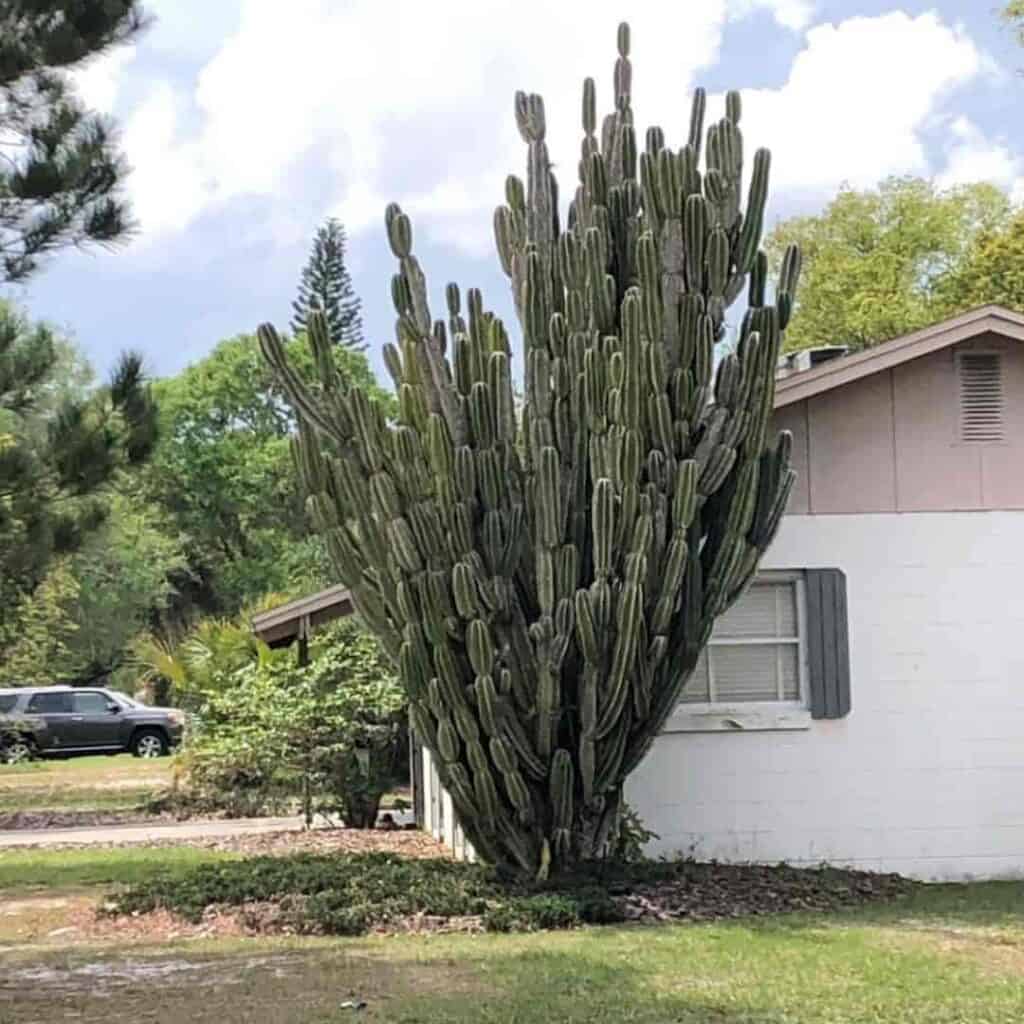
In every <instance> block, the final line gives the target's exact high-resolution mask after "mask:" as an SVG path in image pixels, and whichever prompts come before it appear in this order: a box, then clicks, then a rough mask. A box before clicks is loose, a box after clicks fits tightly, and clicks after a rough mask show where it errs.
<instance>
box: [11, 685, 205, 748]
mask: <svg viewBox="0 0 1024 1024" xmlns="http://www.w3.org/2000/svg"><path fill="white" fill-rule="evenodd" d="M184 724H185V715H184V713H183V712H181V711H176V710H174V709H172V708H150V707H146V706H145V705H144V704H139V703H138V701H135V700H132V698H131V697H126V696H125V695H124V694H123V693H118V692H116V691H115V690H103V689H78V688H72V687H70V686H42V687H38V686H25V687H19V688H18V689H0V757H2V759H3V760H6V761H19V760H22V759H24V758H27V757H33V756H36V755H42V754H104V753H107V754H109V753H119V752H121V751H131V753H133V754H134V755H135V756H136V757H162V756H163V755H164V754H166V753H168V752H169V751H170V749H171V747H174V746H177V744H178V743H180V742H181V733H182V729H183V727H184Z"/></svg>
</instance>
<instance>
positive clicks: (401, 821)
mask: <svg viewBox="0 0 1024 1024" xmlns="http://www.w3.org/2000/svg"><path fill="white" fill-rule="evenodd" d="M381 813H382V814H390V815H391V818H392V820H393V821H394V822H395V824H397V825H406V824H408V823H410V822H412V821H413V816H412V814H411V813H410V812H409V811H382V812H381ZM304 825H305V822H304V819H303V818H301V817H299V816H298V815H296V816H294V817H290V818H232V819H230V820H226V821H176V822H169V823H166V824H165V823H162V822H160V823H154V824H151V825H146V824H135V825H99V826H97V827H95V828H23V829H14V830H11V831H9V832H0V850H3V849H5V848H6V849H10V848H11V847H15V846H52V845H55V844H57V843H76V844H83V845H88V844H101V843H152V842H156V841H158V840H161V839H172V840H174V839H183V840H187V839H224V838H230V837H232V836H257V835H264V834H265V833H268V832H288V831H291V830H292V829H301V828H303V827H304ZM313 828H337V822H330V821H327V820H326V819H324V818H321V817H319V816H316V817H314V818H313Z"/></svg>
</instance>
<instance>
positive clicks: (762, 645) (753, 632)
mask: <svg viewBox="0 0 1024 1024" xmlns="http://www.w3.org/2000/svg"><path fill="white" fill-rule="evenodd" d="M803 589H804V587H803V578H802V576H800V575H799V574H772V573H766V574H765V575H764V576H763V577H761V578H760V579H758V580H756V581H755V582H754V583H753V584H752V585H751V586H750V589H749V590H747V592H746V593H745V594H744V595H743V596H742V597H741V598H740V599H739V600H738V601H737V602H736V603H735V604H734V605H733V606H732V607H731V608H730V609H729V610H728V611H727V612H726V613H725V614H724V615H723V616H721V617H720V618H719V619H718V621H717V622H716V623H715V629H714V632H713V633H712V634H711V641H710V643H709V644H708V646H707V648H706V649H705V650H704V652H703V653H702V654H701V657H700V661H699V662H698V663H697V669H696V671H695V672H694V674H693V676H692V677H691V678H690V680H689V682H688V683H687V684H686V688H685V689H684V690H683V695H682V703H683V704H684V705H685V704H742V703H752V702H765V701H775V702H778V701H782V702H788V703H793V704H797V703H804V702H805V701H806V697H807V693H806V690H807V687H806V684H805V682H804V676H805V674H806V673H805V669H804V664H805V661H806V657H805V652H804V636H803V634H804V632H805V631H804V630H803V629H802V628H801V626H802V623H803V619H804V614H803V602H804V593H803Z"/></svg>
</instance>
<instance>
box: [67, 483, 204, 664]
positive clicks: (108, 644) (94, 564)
mask: <svg viewBox="0 0 1024 1024" xmlns="http://www.w3.org/2000/svg"><path fill="white" fill-rule="evenodd" d="M68 569H69V571H70V572H71V573H72V575H73V576H74V578H75V580H76V582H77V585H78V596H77V599H76V600H75V602H74V604H73V605H72V606H71V607H70V608H69V609H68V611H69V617H70V621H71V622H73V623H74V624H75V626H76V629H75V632H74V635H73V637H72V638H71V639H70V640H69V641H68V644H67V647H68V661H67V663H66V664H63V665H62V666H61V667H60V669H59V670H58V668H57V667H56V666H51V668H50V671H51V672H52V673H54V675H53V676H52V678H66V679H75V680H86V681H93V680H96V679H98V678H101V677H104V676H106V675H107V674H109V673H112V672H114V671H116V670H117V669H119V668H121V667H122V666H124V665H125V664H126V659H127V658H128V657H129V654H130V652H129V648H130V645H131V643H132V641H133V640H134V638H135V637H136V636H137V635H138V634H139V632H140V631H141V630H144V629H146V628H148V626H149V625H150V624H151V622H152V621H153V619H154V618H158V617H159V616H160V615H161V614H162V613H163V611H164V610H165V609H166V608H167V606H168V604H169V603H170V602H171V601H172V600H173V599H174V598H175V596H176V592H175V589H174V586H173V583H172V580H173V579H174V578H175V577H176V576H179V575H180V574H181V573H183V572H185V571H186V570H187V562H186V559H185V554H184V551H183V550H182V547H181V543H180V541H179V540H178V538H177V537H176V536H175V535H174V533H173V531H170V530H169V529H168V528H167V524H166V522H165V521H164V518H163V516H161V515H160V512H159V510H158V509H155V508H153V507H150V506H147V505H145V504H142V503H141V502H139V501H138V499H137V497H136V496H135V495H134V494H131V493H129V494H119V495H114V496H113V497H112V499H111V502H110V507H109V515H108V517H107V519H106V521H105V522H104V523H103V525H102V526H101V527H100V528H99V529H98V530H96V531H95V532H94V533H93V534H91V535H90V536H89V537H88V538H87V539H86V540H85V542H84V543H83V545H82V547H81V548H80V549H79V550H78V551H77V552H75V553H74V554H73V555H71V556H70V558H69V560H68Z"/></svg>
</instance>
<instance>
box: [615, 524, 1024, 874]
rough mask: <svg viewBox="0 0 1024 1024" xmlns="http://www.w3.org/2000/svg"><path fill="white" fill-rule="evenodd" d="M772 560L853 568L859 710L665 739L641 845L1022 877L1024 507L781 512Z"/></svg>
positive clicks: (646, 785)
mask: <svg viewBox="0 0 1024 1024" xmlns="http://www.w3.org/2000/svg"><path fill="white" fill-rule="evenodd" d="M765 567H766V568H778V569H797V568H807V567H837V568H840V569H842V570H843V571H844V572H845V573H846V576H847V586H848V600H849V615H850V623H849V625H850V664H851V677H852V685H851V689H852V702H853V710H852V711H851V713H850V715H849V716H848V717H846V718H844V719H842V720H838V721H820V722H813V723H811V726H810V728H809V729H807V730H801V731H791V732H770V731H769V732H746V733H742V734H737V733H721V732H718V733H671V734H666V735H665V736H662V737H661V738H659V739H658V741H657V743H656V744H655V746H654V749H653V750H652V752H651V754H650V756H649V757H648V759H647V760H646V761H645V762H644V764H643V765H641V767H640V768H639V769H638V771H637V772H636V774H635V775H634V776H633V778H632V779H631V780H630V783H629V786H628V789H627V799H628V800H629V801H630V803H631V804H632V805H633V806H634V807H635V808H636V809H637V810H638V811H639V813H640V815H641V816H642V817H643V819H644V821H645V823H646V824H647V826H648V827H649V828H652V829H653V830H654V831H655V832H657V833H659V835H660V837H661V838H660V840H659V841H657V842H655V843H654V844H652V847H651V852H652V853H668V852H680V851H681V852H687V853H690V852H692V853H693V854H694V855H696V856H699V857H703V858H711V857H714V858H718V859H720V860H738V861H748V860H754V861H767V862H773V861H778V860H787V861H790V862H793V863H818V862H821V861H825V860H827V861H831V862H834V863H841V864H852V865H857V866H861V867H866V868H871V869H878V870H894V871H901V872H904V873H906V874H910V875H914V876H917V877H921V878H926V879H967V878H985V877H1005V876H1024V512H1012V511H1010V512H949V513H947V512H942V513H909V514H908V513H904V514H865V515H834V516H794V517H789V518H787V519H786V520H785V521H784V523H783V526H782V529H781V530H780V533H779V536H778V538H777V540H776V542H775V544H774V546H773V548H772V549H771V552H770V554H769V557H768V558H767V560H766V562H765Z"/></svg>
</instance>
